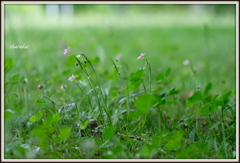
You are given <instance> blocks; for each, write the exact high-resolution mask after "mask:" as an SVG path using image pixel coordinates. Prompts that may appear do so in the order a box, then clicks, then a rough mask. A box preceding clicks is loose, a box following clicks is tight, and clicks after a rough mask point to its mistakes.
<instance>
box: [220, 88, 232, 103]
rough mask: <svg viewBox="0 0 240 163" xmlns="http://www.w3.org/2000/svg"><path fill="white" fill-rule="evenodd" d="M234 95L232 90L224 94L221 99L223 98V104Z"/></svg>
mask: <svg viewBox="0 0 240 163" xmlns="http://www.w3.org/2000/svg"><path fill="white" fill-rule="evenodd" d="M231 95H232V91H229V92H227V93H225V94H224V95H222V96H221V97H220V99H219V100H222V104H224V103H226V102H227V101H228V100H229V97H230V96H231Z"/></svg>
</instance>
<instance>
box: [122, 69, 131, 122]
mask: <svg viewBox="0 0 240 163" xmlns="http://www.w3.org/2000/svg"><path fill="white" fill-rule="evenodd" d="M122 70H123V74H124V76H125V78H127V75H126V72H125V70H124V68H123V67H122ZM126 85H127V111H128V114H127V122H128V120H129V114H130V94H129V89H128V82H127V80H126Z"/></svg>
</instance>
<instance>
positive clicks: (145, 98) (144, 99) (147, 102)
mask: <svg viewBox="0 0 240 163" xmlns="http://www.w3.org/2000/svg"><path fill="white" fill-rule="evenodd" d="M154 101H155V100H154V98H153V97H152V96H151V95H149V94H144V95H142V96H140V97H138V99H137V100H136V101H135V106H136V108H137V109H138V111H140V112H141V113H146V112H147V111H148V110H149V109H150V107H151V106H152V105H153V103H154Z"/></svg>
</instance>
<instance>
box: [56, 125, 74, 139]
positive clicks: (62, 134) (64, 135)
mask: <svg viewBox="0 0 240 163" xmlns="http://www.w3.org/2000/svg"><path fill="white" fill-rule="evenodd" d="M70 132H71V129H70V128H69V127H63V128H62V129H61V130H60V134H59V136H58V137H59V138H60V139H61V140H64V139H66V138H68V136H69V135H70Z"/></svg>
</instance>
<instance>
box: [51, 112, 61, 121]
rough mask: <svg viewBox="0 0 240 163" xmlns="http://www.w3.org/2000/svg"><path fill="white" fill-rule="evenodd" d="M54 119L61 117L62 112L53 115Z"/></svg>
mask: <svg viewBox="0 0 240 163" xmlns="http://www.w3.org/2000/svg"><path fill="white" fill-rule="evenodd" d="M52 118H53V121H54V122H56V121H57V120H58V119H59V118H60V113H56V114H54V115H53V116H52Z"/></svg>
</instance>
